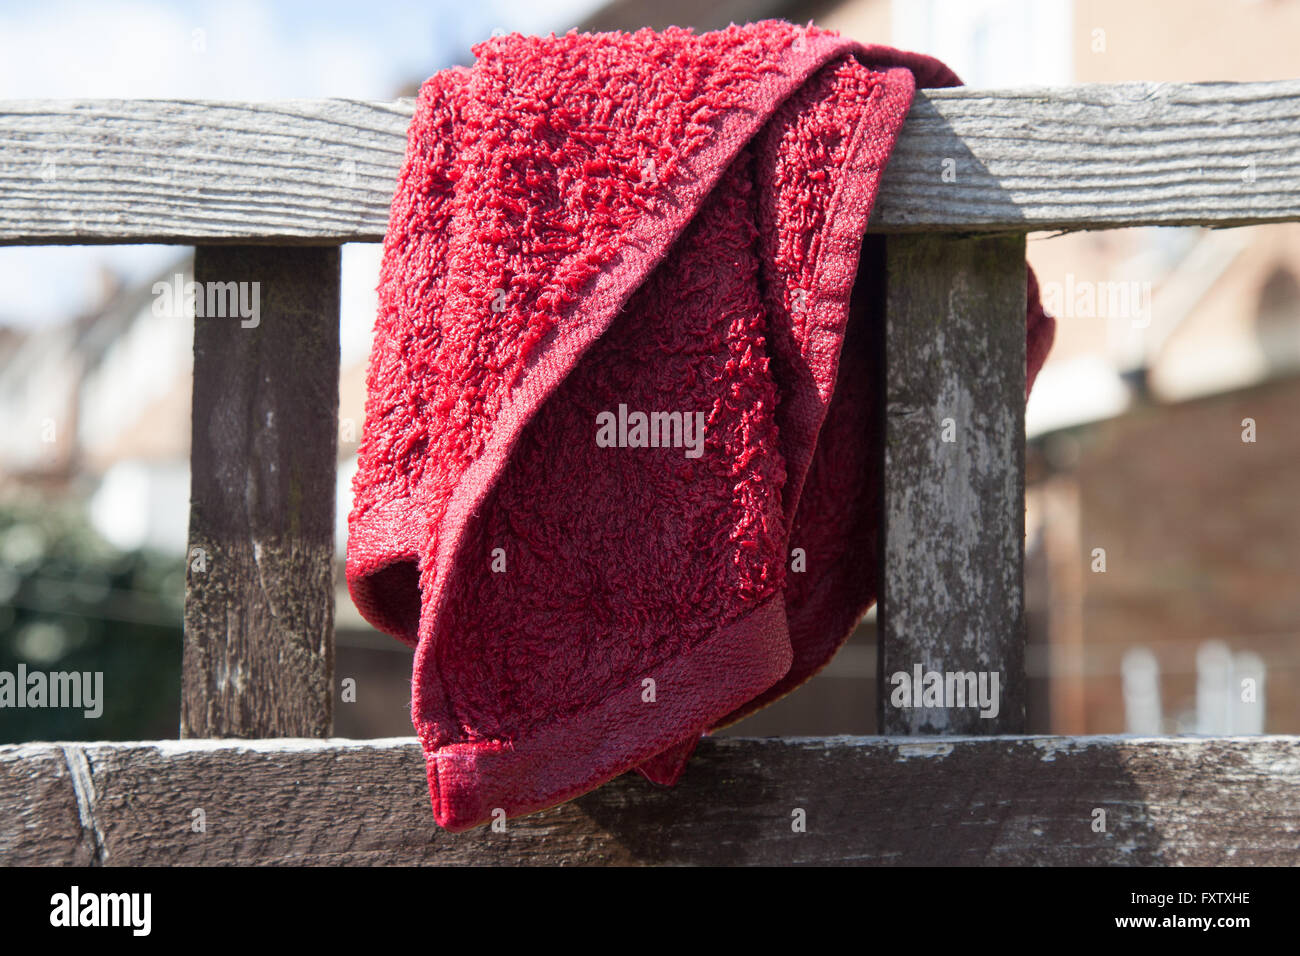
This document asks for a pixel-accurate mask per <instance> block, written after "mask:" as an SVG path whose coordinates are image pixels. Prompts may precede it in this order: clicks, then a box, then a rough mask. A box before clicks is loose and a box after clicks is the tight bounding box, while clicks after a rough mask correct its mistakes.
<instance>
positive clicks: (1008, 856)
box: [0, 737, 1300, 866]
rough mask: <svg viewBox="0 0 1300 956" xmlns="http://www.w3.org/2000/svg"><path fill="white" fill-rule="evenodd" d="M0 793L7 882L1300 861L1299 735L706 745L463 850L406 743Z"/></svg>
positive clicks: (54, 753)
mask: <svg viewBox="0 0 1300 956" xmlns="http://www.w3.org/2000/svg"><path fill="white" fill-rule="evenodd" d="M64 751H73V752H76V753H79V754H81V755H82V756H83V757H84V760H85V765H86V766H87V767H88V783H89V785H90V786H89V787H87V788H85V789H86V790H87V792H88V793H89V794H90V798H89V804H88V811H89V817H90V818H91V819H93V821H94V826H95V827H97V828H98V833H99V834H100V836H99V837H96V836H94V834H93V833H90V834H88V824H85V823H83V822H82V819H81V818H80V817H78V815H77V814H76V813H75V812H73V811H72V810H71V807H72V806H74V805H75V802H76V801H75V795H74V794H73V793H72V789H73V788H72V783H71V781H70V776H71V775H70V771H69V769H68V767H69V763H68V758H66V757H65V755H64ZM0 781H3V786H2V787H0V863H4V864H9V865H17V864H64V863H73V862H86V860H87V857H88V856H89V855H90V854H89V853H88V851H87V847H90V846H94V845H95V841H96V839H98V840H99V841H100V843H101V850H100V852H99V853H98V854H97V855H95V856H93V857H92V859H93V861H94V862H98V863H102V864H106V865H110V866H112V865H138V864H145V865H174V864H181V865H196V864H216V865H224V864H234V863H243V864H311V865H345V864H501V865H519V864H524V865H528V864H649V863H660V864H692V863H710V864H796V865H799V864H817V863H836V864H867V863H871V864H960V865H976V864H979V865H987V864H1020V865H1025V864H1048V865H1060V864H1141V865H1159V864H1207V865H1214V864H1231V865H1297V864H1300V737H1254V738H1218V739H1214V738H1210V739H1207V738H1190V737H1188V738H1153V739H1134V738H1113V737H1109V738H1108V737H1091V738H1090V737H1080V738H1063V737H950V738H943V739H938V738H928V739H911V740H908V739H902V738H892V739H891V738H878V737H833V738H793V739H784V740H780V739H770V740H753V739H742V738H713V739H708V740H705V741H704V742H703V743H702V744H701V745H700V749H699V754H698V756H697V757H696V758H695V759H694V760H693V761H692V763H691V765H690V766H689V768H688V769H687V771H686V774H685V776H684V777H683V779H682V780H681V782H680V783H679V784H678V785H677V786H676V787H675V788H672V789H662V788H658V787H655V786H653V785H651V784H649V783H647V782H646V781H644V780H642V779H641V778H639V777H637V776H636V775H635V774H627V775H625V776H624V777H621V778H619V779H618V780H616V781H614V782H612V783H610V784H608V785H606V786H604V787H602V788H600V789H599V790H597V791H594V792H593V793H590V794H588V795H586V796H584V797H581V798H579V799H578V800H576V801H573V802H571V803H568V804H565V805H563V806H560V807H556V808H554V809H551V810H547V811H544V812H542V813H539V814H535V815H533V816H530V817H526V818H523V819H519V820H511V821H509V823H508V825H507V827H506V830H505V832H493V831H492V830H490V829H488V828H479V829H477V830H472V831H470V832H467V833H461V834H448V833H444V832H442V831H440V830H439V829H438V828H437V827H436V826H435V825H434V823H433V820H432V815H431V813H430V809H429V805H428V794H427V791H426V786H425V779H424V761H423V759H422V756H421V754H420V750H419V745H418V744H417V743H416V741H415V740H414V739H413V738H403V739H399V740H385V741H308V740H281V741H250V742H237V741H226V742H217V741H169V742H159V743H140V744H65V745H58V744H24V745H18V746H7V747H0ZM800 809H801V810H803V811H804V813H805V815H806V821H807V824H806V832H803V833H798V832H795V831H794V828H793V827H792V821H793V819H794V817H793V813H794V811H796V810H800ZM196 810H201V811H203V813H202V816H201V817H200V816H199V815H197V814H196V813H195V811H196ZM1097 811H1104V814H1105V817H1104V829H1097V826H1098V825H1099V823H1100V822H1101V819H1102V818H1101V817H1100V816H1099V815H1098V813H1097ZM200 819H201V820H202V822H203V829H202V831H201V832H200V831H199V830H198V829H197V828H196V821H199V820H200Z"/></svg>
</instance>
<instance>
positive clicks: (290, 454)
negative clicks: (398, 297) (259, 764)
mask: <svg viewBox="0 0 1300 956" xmlns="http://www.w3.org/2000/svg"><path fill="white" fill-rule="evenodd" d="M194 277H195V281H196V282H197V283H198V284H199V285H198V290H197V291H198V293H199V296H200V297H202V298H203V299H204V302H203V304H202V308H203V311H205V312H206V313H207V316H206V317H203V316H199V315H198V311H199V309H198V307H197V306H196V318H195V323H194V411H193V416H194V418H193V442H192V447H191V457H190V462H191V469H192V475H191V479H190V481H191V484H190V489H191V490H190V530H189V548H190V552H189V562H190V563H189V569H188V571H187V579H188V581H187V587H186V594H185V650H184V663H183V674H182V689H181V735H182V736H184V737H324V736H328V735H329V734H330V733H331V730H332V722H333V721H332V718H333V713H332V712H333V693H332V685H333V670H334V591H333V555H334V484H335V474H336V455H337V447H338V433H337V429H338V380H339V379H338V377H339V249H338V247H337V246H332V247H286V248H272V247H265V246H263V247H256V246H212V247H205V246H201V247H199V248H197V249H196V250H195V256H194ZM228 283H236V284H237V285H235V286H233V287H232V286H230V285H227V284H228ZM232 290H233V291H234V292H235V294H236V295H242V298H241V299H240V300H239V301H240V302H241V305H242V306H244V308H243V309H242V311H241V312H240V313H239V314H237V315H232V314H231V313H232V312H233V311H234V309H233V308H231V307H230V305H229V303H231V302H233V301H235V300H233V299H230V298H228V296H229V294H230V293H231V291H232ZM219 300H220V301H225V302H226V303H227V307H226V308H225V309H224V311H219V310H218V309H216V308H213V306H214V305H217V304H218V301H219ZM254 304H256V310H255V311H256V314H255V315H250V313H252V312H254V309H253V305H254ZM214 313H216V314H214ZM223 316H225V317H223Z"/></svg>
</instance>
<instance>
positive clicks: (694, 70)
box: [347, 21, 1052, 830]
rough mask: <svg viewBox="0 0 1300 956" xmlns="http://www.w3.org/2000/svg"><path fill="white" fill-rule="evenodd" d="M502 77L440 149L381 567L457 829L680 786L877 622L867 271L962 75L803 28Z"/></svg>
mask: <svg viewBox="0 0 1300 956" xmlns="http://www.w3.org/2000/svg"><path fill="white" fill-rule="evenodd" d="M474 52H475V54H476V55H477V57H478V60H477V62H476V63H475V65H474V66H473V67H472V68H470V69H462V68H457V69H451V70H446V71H444V72H441V73H439V74H437V75H435V76H434V77H432V78H431V79H430V80H428V81H427V82H426V83H425V84H424V86H423V88H422V89H421V91H420V96H419V100H418V103H417V106H416V111H415V117H414V120H413V121H412V123H411V128H410V137H409V144H408V151H407V158H406V164H405V166H404V168H403V170H402V173H401V177H400V181H399V183H398V188H397V194H396V196H395V198H394V200H393V207H392V216H391V219H390V222H389V228H388V235H387V237H386V239H385V243H384V265H383V272H382V276H381V280H380V290H379V291H380V310H379V318H378V322H377V324H376V330H375V345H374V353H373V356H372V359H371V366H370V372H369V378H368V386H369V398H368V402H367V406H366V425H365V432H364V435H363V438H362V443H361V451H360V468H359V472H358V474H357V477H356V481H355V483H354V492H355V507H354V510H353V512H352V515H351V518H350V527H349V531H350V533H349V543H348V561H347V575H348V586H349V588H350V590H351V594H352V597H353V599H354V601H355V602H356V604H357V607H358V608H359V609H360V610H361V612H362V613H363V614H364V615H365V616H366V618H367V619H368V620H370V621H371V622H372V623H373V624H374V625H375V626H376V627H378V628H380V629H381V630H384V631H387V632H388V633H390V634H393V635H394V636H396V637H399V638H401V639H402V640H403V641H406V642H407V643H408V644H411V645H413V646H414V647H415V648H416V653H415V674H414V680H413V698H412V704H411V711H412V719H413V721H414V723H415V727H416V730H417V732H418V734H419V737H420V740H421V742H422V743H423V747H424V751H425V754H426V760H427V764H428V777H429V789H430V793H431V796H432V800H433V811H434V816H435V818H436V819H437V822H438V823H439V824H440V825H442V826H443V827H446V828H448V829H451V830H460V829H464V828H467V827H470V826H474V825H476V824H479V823H483V822H485V821H488V820H491V819H493V818H494V817H499V816H500V814H501V813H502V812H503V813H504V814H505V815H507V816H514V815H516V814H521V813H527V812H530V811H534V810H538V809H541V808H543V807H547V806H550V805H553V804H555V803H558V802H561V801H563V800H567V799H569V798H571V797H574V796H576V795H578V794H581V793H584V792H586V791H588V790H590V789H592V788H593V787H596V786H598V785H599V784H601V783H603V782H605V781H606V780H609V779H610V778H612V777H615V776H617V775H618V774H621V773H623V772H624V771H626V770H629V769H631V768H633V767H637V766H638V765H642V770H643V772H644V773H645V774H646V775H647V776H649V777H651V778H652V779H656V780H660V781H662V782H671V781H672V780H674V779H675V777H676V776H677V774H678V773H680V771H681V768H682V766H683V764H684V762H685V761H686V759H687V758H688V757H689V756H690V753H691V751H692V750H693V748H694V745H695V741H696V740H697V739H698V737H699V735H700V734H701V733H704V732H707V731H708V730H710V729H711V728H715V727H717V726H720V725H722V724H725V723H727V722H730V721H732V720H734V719H736V718H737V717H738V716H741V715H743V714H745V713H748V712H750V711H752V710H754V709H755V708H757V707H760V706H763V705H764V704H766V703H769V702H770V701H772V700H774V699H775V698H777V697H779V696H781V695H783V694H785V693H787V692H788V691H790V690H791V689H793V688H794V687H796V686H798V685H799V684H801V683H802V682H803V681H805V680H807V679H808V678H809V677H810V676H812V674H813V673H815V672H816V671H817V670H818V669H819V668H820V667H822V666H823V665H824V664H825V663H826V662H827V660H829V658H830V656H831V655H832V654H833V653H834V652H835V650H836V648H838V647H839V645H840V644H841V643H842V642H843V641H844V639H845V638H846V636H847V635H848V633H849V631H850V629H851V628H852V626H853V624H854V622H855V621H856V620H857V619H858V617H860V615H861V614H862V613H863V612H864V611H865V610H866V609H867V607H869V606H870V604H871V602H872V601H873V600H874V588H875V583H876V580H877V574H876V561H877V556H876V518H875V509H876V506H877V501H878V496H879V488H878V484H877V481H878V479H877V476H876V456H877V455H878V454H879V437H878V435H877V434H876V433H875V431H874V429H875V427H876V426H875V409H874V407H873V404H874V402H875V401H876V395H877V392H878V391H879V389H880V383H879V381H878V380H873V379H872V375H873V369H874V368H875V366H874V365H873V360H874V357H873V354H872V341H873V340H872V336H871V334H870V329H869V327H870V323H871V322H873V321H877V320H878V308H879V295H878V293H879V288H878V286H876V285H875V283H876V282H877V281H878V279H879V269H878V265H877V264H876V263H874V262H869V261H867V260H868V259H870V258H871V257H872V253H871V251H870V250H872V249H873V248H875V247H874V245H873V243H874V240H871V241H868V243H867V246H866V248H867V250H868V254H867V257H866V258H864V260H863V268H862V273H861V275H860V274H859V259H860V256H861V254H862V250H863V248H864V244H863V236H864V233H865V231H866V226H867V218H868V215H869V213H870V210H871V206H872V201H873V199H874V197H875V195H876V190H877V187H878V185H879V182H880V176H881V173H882V171H883V170H884V167H885V163H886V161H887V160H888V158H889V154H890V151H891V149H892V147H893V145H894V142H895V139H896V137H897V135H898V130H899V127H900V125H901V124H902V122H903V117H904V115H905V114H906V113H907V111H908V107H909V105H910V104H911V101H912V95H913V91H914V89H915V87H916V86H917V85H918V84H919V85H921V86H945V85H953V84H956V83H957V82H958V81H957V78H956V77H955V76H953V74H952V73H951V72H949V71H948V70H947V69H946V68H945V67H944V66H943V65H942V64H940V63H938V62H937V61H935V60H933V59H930V58H928V57H924V56H918V55H915V54H909V53H900V52H898V51H896V50H891V49H888V48H885V47H877V46H870V47H863V46H861V45H859V44H857V43H855V42H853V41H850V40H847V39H843V38H841V37H839V36H838V35H836V34H834V33H828V32H824V31H821V30H817V29H814V28H806V29H805V28H799V27H794V26H791V25H789V24H787V23H783V22H779V21H766V22H763V23H758V24H752V25H748V26H739V27H737V26H733V27H730V28H728V29H726V30H723V31H719V32H715V33H706V34H701V35H698V36H697V35H695V34H693V33H691V32H690V31H686V30H679V29H669V30H666V31H664V32H662V33H655V32H653V31H650V30H642V31H639V32H637V33H635V34H631V35H627V34H618V33H607V34H598V35H578V34H575V33H570V34H569V35H567V36H564V37H548V38H544V39H541V38H535V37H522V36H518V35H515V36H508V37H501V38H496V39H493V40H490V41H488V42H486V43H483V44H480V45H479V46H477V47H476V48H475V51H474ZM858 278H860V279H861V281H858V282H857V283H856V287H855V279H858ZM1030 282H1031V286H1032V278H1031V279H1030ZM1037 298H1038V297H1037V292H1036V290H1035V289H1032V288H1031V296H1030V301H1031V308H1030V312H1029V322H1028V336H1029V338H1028V345H1029V355H1030V367H1029V370H1028V372H1029V377H1030V379H1031V380H1032V378H1033V375H1034V374H1035V373H1036V371H1037V369H1038V366H1039V365H1040V364H1041V362H1042V359H1043V357H1044V355H1045V353H1046V350H1047V347H1048V345H1049V344H1050V340H1051V335H1052V326H1051V322H1050V320H1049V319H1047V318H1045V317H1044V315H1043V313H1042V311H1041V309H1039V308H1038V303H1037ZM851 312H852V313H854V314H855V315H858V316H859V317H860V318H859V320H858V321H855V322H853V323H850V322H849V317H850V313H851ZM846 327H847V329H848V332H847V336H846ZM837 370H838V376H837ZM796 548H797V549H799V552H798V553H799V554H802V555H803V557H802V562H803V564H802V565H801V566H802V568H803V569H802V570H800V571H797V572H796V571H795V570H792V569H791V564H792V551H793V549H796ZM800 560H801V559H800V558H799V557H798V556H796V557H795V558H794V559H793V561H795V562H798V561H800Z"/></svg>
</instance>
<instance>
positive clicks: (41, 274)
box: [0, 0, 600, 326]
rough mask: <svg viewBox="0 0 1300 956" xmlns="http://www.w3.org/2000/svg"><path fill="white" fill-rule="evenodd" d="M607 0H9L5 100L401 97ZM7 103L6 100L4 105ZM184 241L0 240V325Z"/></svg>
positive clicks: (77, 295) (563, 25) (69, 301)
mask: <svg viewBox="0 0 1300 956" xmlns="http://www.w3.org/2000/svg"><path fill="white" fill-rule="evenodd" d="M598 6H600V0H546V2H544V3H539V2H536V0H533V2H529V0H471V2H464V0H460V2H453V0H422V2H415V0H364V2H347V3H345V2H340V0H310V2H309V0H283V2H269V0H262V2H259V0H221V2H205V0H191V2H184V0H175V2H166V0H73V2H58V0H56V2H49V3H31V2H12V0H0V100H13V99H44V98H79V99H80V98H92V97H93V98H102V97H126V98H132V97H139V98H163V99H191V98H192V99H242V100H271V99H288V98H296V97H322V96H340V97H346V98H349V99H389V98H391V97H393V96H394V95H395V94H396V92H397V91H398V90H399V89H400V88H402V87H404V86H409V85H411V84H413V83H418V82H419V81H420V80H423V79H424V78H425V77H427V76H428V75H429V74H430V73H433V72H434V71H435V70H437V69H440V68H442V67H444V66H447V65H449V64H451V63H454V62H458V61H459V62H469V60H470V58H471V55H470V52H469V48H470V46H471V45H472V44H474V43H476V42H478V41H479V40H481V39H484V38H486V37H487V36H489V35H491V33H492V31H493V30H497V29H500V30H506V31H519V32H521V33H543V34H544V33H549V32H551V31H552V30H554V31H556V32H563V31H564V30H566V29H568V28H569V27H571V26H573V25H575V24H576V23H577V21H579V20H580V19H581V18H582V17H583V15H585V14H586V13H587V12H588V11H590V10H592V9H594V8H596V7H598ZM2 109H3V106H0V110H2ZM183 254H184V250H182V249H178V248H174V247H173V248H167V247H160V246H152V247H140V246H136V247H131V246H99V247H90V246H87V247H43V248H42V247H37V248H24V247H9V248H0V324H12V325H22V326H37V325H43V324H47V323H50V322H57V321H61V320H66V319H67V318H69V317H71V315H73V314H74V313H75V312H77V311H78V310H80V309H83V308H85V307H87V306H88V305H89V304H90V302H91V300H92V298H93V295H94V290H95V288H96V285H97V273H98V270H99V268H101V267H106V268H109V269H112V270H113V271H115V272H117V273H119V274H121V275H123V276H124V277H126V278H128V279H135V280H142V279H144V278H146V277H148V276H149V275H151V274H152V273H153V272H154V271H155V270H157V269H159V268H162V267H163V266H164V265H166V264H167V263H168V262H169V261H172V260H174V259H177V258H179V257H180V256H181V255H183Z"/></svg>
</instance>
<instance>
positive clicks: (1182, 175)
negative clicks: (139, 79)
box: [0, 80, 1300, 245]
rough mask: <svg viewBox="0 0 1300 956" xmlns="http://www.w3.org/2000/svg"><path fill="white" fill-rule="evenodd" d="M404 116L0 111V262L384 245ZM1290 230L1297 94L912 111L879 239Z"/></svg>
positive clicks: (73, 108) (880, 213) (1176, 90)
mask: <svg viewBox="0 0 1300 956" xmlns="http://www.w3.org/2000/svg"><path fill="white" fill-rule="evenodd" d="M412 108H413V104H412V101H411V100H400V101H396V102H391V103H366V102H359V101H353V100H296V101H282V102H268V103H229V102H204V101H185V100H178V101H162V100H87V101H53V100H49V101H46V100H36V101H17V102H0V243H9V244H14V243H26V244H36V243H90V242H119V243H123V242H170V243H183V244H198V243H217V242H267V243H273V244H278V245H284V244H289V243H317V244H330V243H339V242H375V241H378V240H379V239H381V238H382V236H383V234H384V230H385V228H386V226H387V222H388V207H389V204H390V202H391V200H392V195H393V190H394V188H395V184H396V179H397V171H398V168H399V166H400V165H401V161H402V158H403V155H404V153H405V150H406V127H407V124H408V123H409V121H410V116H411V111H412ZM1296 219H1300V81H1298V80H1286V81H1279V82H1271V83H1235V84H1234V83H1202V84H1187V83H1170V84H1161V83H1125V84H1115V85H1085V86H1076V87H1063V88H1057V89H1022V90H971V89H959V90H932V91H923V92H920V93H918V95H917V97H916V101H915V103H914V104H913V107H912V111H911V113H910V114H909V115H908V119H907V122H906V123H905V125H904V127H903V132H902V136H901V138H900V140H899V143H898V146H897V149H896V150H895V152H894V155H893V157H892V158H891V160H890V164H889V169H888V171H887V172H886V175H885V178H884V182H883V184H882V188H881V194H880V197H879V200H878V203H877V206H876V210H875V213H874V215H873V219H872V228H873V229H874V230H876V231H882V232H898V231H918V230H980V231H982V230H1020V231H1026V230H1048V229H1061V230H1069V229H1086V228H1101V227H1117V226H1136V225H1152V224H1158V225H1176V224H1195V223H1203V224H1206V225H1216V226H1226V225H1244V224H1249V223H1263V222H1283V221H1288V220H1296Z"/></svg>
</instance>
